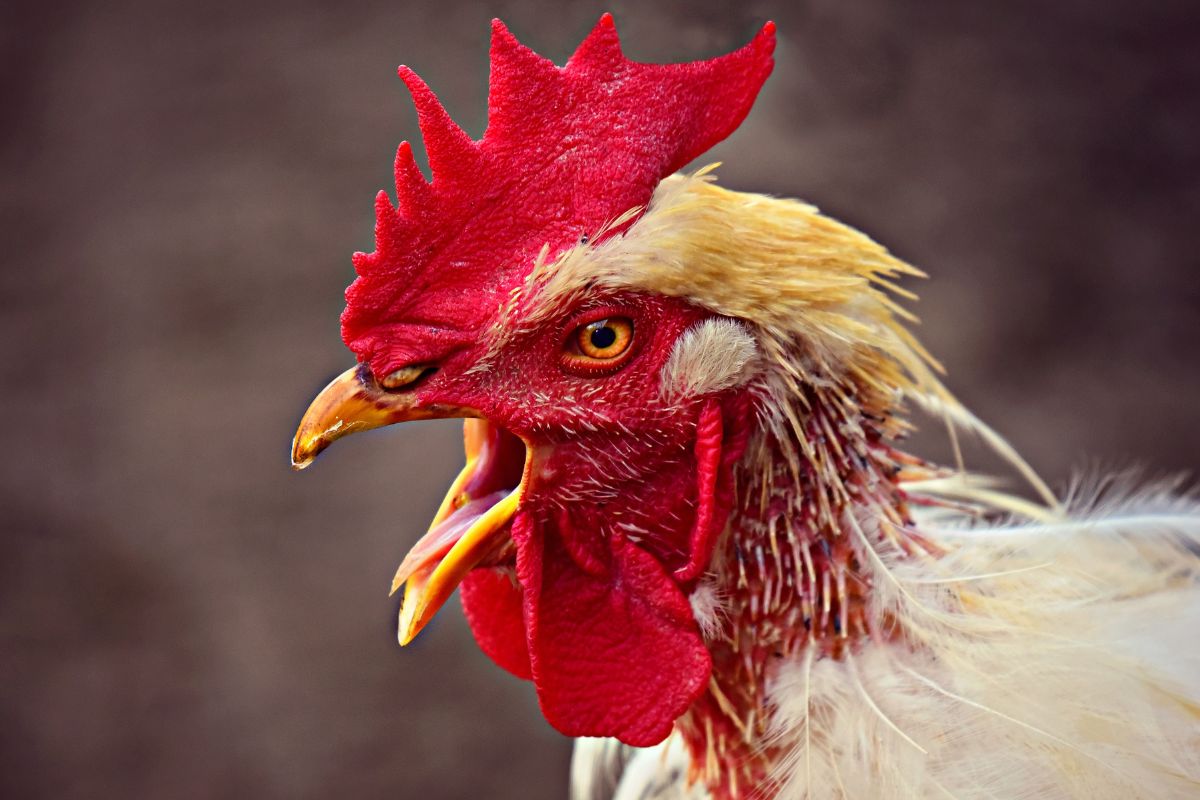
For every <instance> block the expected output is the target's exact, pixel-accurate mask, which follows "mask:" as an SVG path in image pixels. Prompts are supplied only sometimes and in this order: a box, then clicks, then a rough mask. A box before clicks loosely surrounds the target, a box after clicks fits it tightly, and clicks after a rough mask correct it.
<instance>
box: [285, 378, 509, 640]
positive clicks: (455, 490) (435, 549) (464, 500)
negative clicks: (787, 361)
mask: <svg viewBox="0 0 1200 800" xmlns="http://www.w3.org/2000/svg"><path fill="white" fill-rule="evenodd" d="M447 417H463V418H465V419H464V423H465V424H464V431H463V433H464V436H463V439H464V445H465V450H466V456H467V463H466V466H464V467H463V470H462V472H461V473H459V476H458V477H457V478H456V479H455V480H454V483H453V484H451V486H450V491H449V492H448V493H447V494H446V498H445V499H444V500H443V501H442V505H441V508H439V509H438V512H437V514H436V515H435V516H434V519H433V522H432V524H431V525H430V529H429V532H428V533H427V534H426V535H425V536H424V537H423V538H422V539H421V540H420V541H419V542H417V544H416V545H415V546H414V547H413V549H412V550H411V551H409V553H408V555H407V556H406V557H405V559H404V561H403V563H401V565H400V568H399V570H398V571H397V572H396V577H395V579H394V580H393V582H392V591H393V592H395V591H396V590H397V589H398V588H399V587H400V585H401V584H405V589H404V600H403V602H402V603H401V606H400V621H399V630H398V638H399V640H400V644H402V645H405V644H408V643H409V642H410V641H412V640H413V637H415V636H416V635H417V634H418V633H419V632H420V631H421V629H422V628H424V627H425V625H426V624H428V622H429V621H430V620H431V619H433V617H434V615H435V614H436V613H437V611H438V609H440V608H441V607H442V605H443V604H445V602H446V601H447V600H448V599H449V598H450V595H451V594H453V593H454V590H455V589H456V588H457V587H458V584H459V583H460V582H461V581H462V579H463V578H464V577H466V574H467V573H468V572H469V571H470V570H471V569H473V568H474V567H476V566H478V565H479V564H480V562H482V561H484V560H485V559H487V558H488V557H489V556H495V555H496V554H497V553H499V552H501V551H503V549H504V548H505V546H506V545H507V544H508V541H509V537H508V534H507V531H506V528H507V525H508V523H509V521H510V520H511V519H512V517H513V515H514V514H515V513H516V510H517V507H518V505H519V504H520V502H521V497H522V495H523V494H524V490H525V486H526V478H527V476H528V474H529V466H530V465H529V460H530V459H529V455H528V454H529V452H530V451H529V449H528V447H525V453H524V457H523V461H522V464H521V465H520V470H521V474H520V480H519V482H518V483H516V485H515V486H512V487H510V486H506V485H504V484H505V479H506V478H507V479H508V482H510V483H511V482H514V480H515V479H513V478H512V476H511V474H510V473H511V472H512V467H511V464H512V455H513V454H512V452H511V450H512V447H513V443H512V442H513V439H514V437H512V435H511V434H508V433H507V432H504V431H502V430H501V429H500V428H499V427H497V426H495V425H492V424H491V423H490V422H488V421H487V420H485V419H481V418H479V413H478V412H477V411H475V410H473V409H468V408H462V407H457V406H427V407H421V406H417V405H416V402H415V396H414V394H413V393H412V392H389V391H386V390H384V389H383V388H381V387H380V386H379V385H378V384H377V383H376V382H375V379H374V378H373V377H372V376H371V373H370V371H369V370H368V369H367V368H366V367H365V366H362V365H360V366H358V367H354V368H352V369H349V370H347V371H345V372H343V373H342V374H341V375H339V376H338V377H337V378H334V380H333V381H332V382H331V383H330V384H329V385H328V386H326V387H325V388H324V389H322V390H321V393H320V394H318V395H317V397H316V398H315V399H314V400H313V401H312V404H311V405H310V406H309V408H308V411H306V412H304V416H303V417H302V418H301V420H300V427H299V428H298V429H297V431H296V438H295V439H294V440H293V441H292V468H293V469H297V470H300V469H304V468H305V467H307V466H308V465H309V464H311V463H312V462H313V460H314V459H315V458H316V457H317V455H318V454H320V452H321V451H322V450H324V449H325V448H326V447H328V446H329V445H330V444H332V443H333V442H335V441H337V440H338V439H340V438H342V437H343V436H347V435H349V434H351V433H355V432H357V431H366V430H371V429H372V428H379V427H382V426H384V425H391V424H393V423H397V422H406V421H408V420H416V419H439V418H447ZM506 463H507V466H506Z"/></svg>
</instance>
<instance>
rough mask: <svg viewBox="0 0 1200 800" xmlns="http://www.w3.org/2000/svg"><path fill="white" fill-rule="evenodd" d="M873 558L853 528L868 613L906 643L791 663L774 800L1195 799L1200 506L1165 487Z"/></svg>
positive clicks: (928, 532) (777, 731)
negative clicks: (920, 554) (930, 553)
mask: <svg viewBox="0 0 1200 800" xmlns="http://www.w3.org/2000/svg"><path fill="white" fill-rule="evenodd" d="M1069 513H1070V514H1071V516H1070V518H1069V519H1067V520H1065V521H1062V522H1059V523H1035V524H1028V523H1025V522H1023V521H1018V522H1014V523H1012V524H1004V525H998V526H995V527H990V528H976V529H974V530H971V529H968V528H967V526H966V524H965V523H966V522H967V520H966V519H964V520H962V523H963V525H962V527H960V528H959V529H957V530H953V531H947V532H946V534H945V535H942V532H941V531H939V530H937V529H934V528H930V527H922V528H921V531H920V532H921V534H922V535H924V536H926V537H928V538H930V539H932V540H933V541H934V542H935V543H936V544H938V545H941V546H942V547H944V548H945V550H946V554H945V556H943V557H941V558H937V559H927V560H918V559H911V558H910V559H903V560H901V559H894V558H893V557H891V556H889V555H884V552H885V551H884V550H883V548H877V547H876V545H877V544H878V542H879V541H880V539H879V535H878V530H873V529H872V524H873V523H872V520H871V519H870V516H869V515H862V516H863V517H864V518H863V519H853V520H848V527H849V528H851V529H852V530H853V531H854V532H855V537H856V539H857V542H856V544H857V546H858V548H859V550H860V552H861V556H862V562H863V563H864V564H865V565H866V571H867V572H868V573H869V577H870V580H871V581H872V584H873V598H872V603H873V607H872V609H871V613H872V616H873V617H875V618H876V619H884V618H888V619H892V620H894V622H895V624H896V630H897V632H898V634H899V635H897V636H895V637H894V638H890V639H887V640H878V641H873V642H871V643H870V644H867V645H864V646H863V647H862V648H861V650H860V651H859V652H858V653H857V654H856V655H854V656H852V657H851V658H846V659H843V660H832V659H820V658H819V659H817V660H816V661H815V663H813V664H811V666H810V667H806V666H805V664H804V663H803V661H801V662H797V663H792V664H788V665H785V666H784V667H781V668H780V669H779V671H778V672H777V674H776V676H775V678H774V680H773V682H772V684H771V687H770V693H771V699H772V704H773V706H774V709H775V711H774V721H773V725H774V735H775V736H776V737H777V738H778V739H780V740H782V741H785V742H787V743H788V744H789V747H790V750H789V755H788V757H786V758H785V759H784V760H783V761H782V762H781V763H780V764H779V765H778V766H777V772H776V777H777V778H778V779H779V780H780V782H781V784H782V785H783V790H782V791H781V792H780V794H779V797H780V800H798V799H799V798H826V797H837V796H846V797H871V798H877V797H882V798H891V797H895V798H910V797H912V798H924V797H955V798H1004V799H1005V800H1009V799H1010V798H1012V799H1014V800H1015V799H1017V798H1021V799H1028V800H1034V799H1035V798H1036V799H1037V800H1050V799H1051V798H1055V799H1057V798H1089V799H1090V798H1123V799H1124V798H1147V800H1149V798H1156V799H1161V798H1185V797H1197V796H1200V702H1198V700H1200V647H1197V646H1196V640H1197V634H1198V632H1200V556H1198V555H1197V554H1198V553H1200V507H1198V506H1197V504H1196V503H1195V502H1194V501H1191V500H1187V499H1180V498H1179V497H1177V496H1174V495H1172V494H1170V493H1169V492H1167V491H1164V490H1162V489H1161V488H1151V489H1150V490H1147V491H1143V492H1141V493H1140V494H1136V495H1133V496H1128V497H1126V498H1124V499H1117V500H1108V501H1103V502H1100V503H1097V502H1096V501H1094V500H1093V501H1092V502H1091V505H1090V507H1081V506H1080V505H1079V502H1078V500H1077V501H1076V504H1075V506H1074V508H1072V510H1071V511H1070V512H1069Z"/></svg>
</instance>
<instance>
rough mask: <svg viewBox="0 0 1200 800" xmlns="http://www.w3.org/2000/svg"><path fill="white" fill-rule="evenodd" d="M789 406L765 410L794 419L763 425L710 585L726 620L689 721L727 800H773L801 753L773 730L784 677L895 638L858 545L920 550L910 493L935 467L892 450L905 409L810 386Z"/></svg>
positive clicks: (771, 401)
mask: <svg viewBox="0 0 1200 800" xmlns="http://www.w3.org/2000/svg"><path fill="white" fill-rule="evenodd" d="M864 395H866V398H865V402H864ZM793 397H794V396H793ZM779 399H780V398H779V397H778V396H774V397H773V396H771V395H770V393H764V394H763V396H762V398H761V400H762V402H761V403H760V404H759V408H760V409H780V408H782V409H785V410H784V411H767V412H766V413H760V414H759V425H758V430H757V431H756V433H755V434H754V436H753V438H752V440H751V443H750V446H749V448H748V449H747V454H746V456H745V458H744V459H743V461H742V463H741V465H740V466H739V470H738V473H737V497H736V500H735V504H734V510H733V513H732V514H731V517H730V521H729V525H728V527H727V530H726V532H725V535H724V537H723V539H722V541H721V543H720V544H719V546H718V548H717V551H716V553H715V555H714V559H713V562H712V565H711V571H710V575H709V577H708V578H707V579H706V580H707V581H708V582H709V586H707V587H706V590H711V591H712V592H714V593H715V594H716V597H717V599H718V607H719V611H718V614H719V615H720V619H719V620H718V621H717V624H713V625H711V626H709V630H708V631H707V634H708V635H707V639H708V645H709V650H710V652H711V654H712V659H713V675H712V679H711V681H710V683H709V687H708V690H707V691H706V692H705V694H703V695H702V696H701V697H700V699H699V700H698V701H697V702H696V703H695V704H694V705H693V706H692V708H691V709H690V710H689V711H688V712H687V714H686V715H685V716H684V717H683V718H681V720H680V721H679V729H680V732H681V733H682V735H683V738H684V740H685V741H686V742H687V744H688V746H689V748H690V750H691V752H692V764H693V771H694V772H695V774H694V775H693V776H692V778H693V779H694V780H701V781H703V782H704V783H705V784H706V785H708V787H709V789H710V791H712V792H713V795H714V797H715V798H717V800H733V798H739V797H750V796H753V797H756V798H764V797H770V796H772V795H773V791H772V789H771V782H770V778H771V775H772V773H773V767H774V766H775V762H776V761H777V760H778V759H779V758H780V757H781V756H782V755H783V754H784V753H786V752H787V751H788V749H789V745H790V744H791V742H790V741H789V738H788V734H787V733H786V732H783V733H779V732H775V731H772V730H771V720H770V715H771V709H770V707H769V701H768V690H769V687H770V684H771V679H772V676H773V673H774V671H775V669H776V668H777V667H778V666H779V665H781V664H783V663H788V662H789V661H795V660H796V659H804V658H835V659H839V658H842V657H843V656H844V654H845V653H846V652H847V650H848V648H855V647H856V646H857V645H858V644H859V643H861V642H863V641H864V640H867V639H869V638H873V637H874V638H886V637H888V636H889V631H888V626H887V624H886V620H876V619H872V618H871V615H870V613H869V610H868V606H867V603H866V599H867V598H868V597H869V594H870V592H871V578H870V570H868V569H865V568H864V565H863V564H861V563H860V561H859V557H858V553H859V552H861V551H860V549H859V547H858V546H857V545H856V542H855V538H854V537H855V536H857V535H860V534H861V532H862V530H863V529H864V528H870V529H871V530H872V531H873V535H878V536H882V537H883V538H885V539H890V540H892V543H893V544H894V545H895V546H896V547H897V548H899V549H900V551H901V552H905V553H911V552H914V551H915V549H918V548H920V543H919V542H917V541H915V540H913V539H911V538H910V537H909V535H908V534H906V533H905V531H906V530H911V525H910V520H909V519H908V510H907V506H906V497H905V494H904V492H903V491H902V489H901V488H900V486H899V481H900V480H901V478H902V477H905V476H906V474H908V473H911V472H913V471H922V470H924V469H925V468H926V467H925V465H924V464H922V463H920V462H919V461H917V460H916V459H913V458H912V457H909V456H907V455H905V454H904V453H902V452H900V451H898V450H896V449H895V448H894V447H893V446H892V445H891V444H890V442H892V441H894V440H895V439H896V438H898V437H901V436H903V434H904V433H905V432H906V430H907V426H906V424H905V423H904V422H903V421H902V420H900V419H899V418H897V417H896V416H895V415H894V413H893V410H894V409H892V408H891V407H890V406H889V405H887V404H885V403H882V402H870V400H871V396H870V393H863V392H851V391H847V390H846V388H845V387H842V386H839V385H836V384H833V383H829V384H824V385H823V384H820V383H814V384H812V385H811V386H810V387H809V388H806V389H805V390H804V392H803V394H802V395H800V397H799V402H794V403H793V404H787V403H785V404H783V405H778V404H775V402H776V401H778V400H779Z"/></svg>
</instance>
